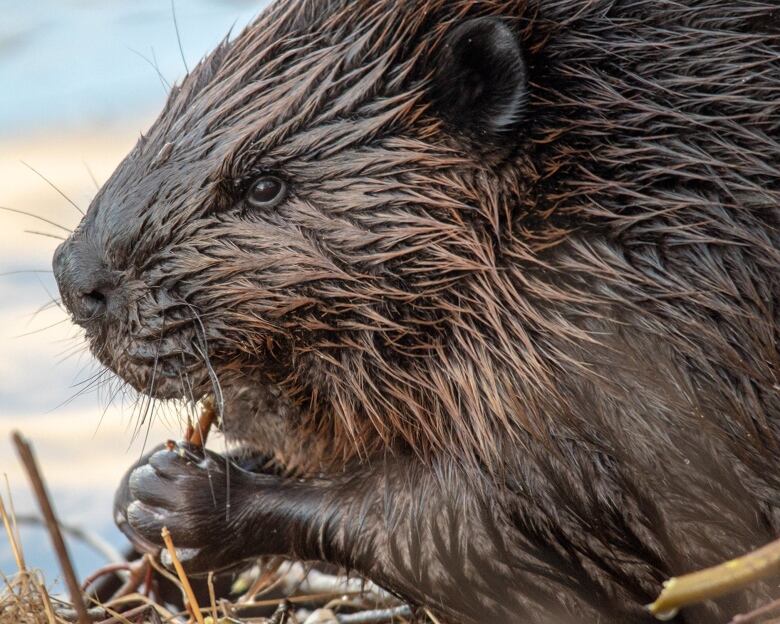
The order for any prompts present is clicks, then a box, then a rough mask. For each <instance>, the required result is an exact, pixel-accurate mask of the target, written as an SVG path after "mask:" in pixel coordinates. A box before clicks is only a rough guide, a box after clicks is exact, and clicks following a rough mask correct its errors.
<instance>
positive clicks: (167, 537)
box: [162, 527, 206, 624]
mask: <svg viewBox="0 0 780 624" xmlns="http://www.w3.org/2000/svg"><path fill="white" fill-rule="evenodd" d="M162 538H163V542H165V548H166V549H168V554H169V555H170V556H171V561H172V562H173V567H174V568H175V569H176V574H177V575H178V577H179V580H180V581H181V584H182V587H184V593H186V594H187V601H188V602H189V603H190V608H191V609H192V614H193V616H194V617H195V619H196V620H197V621H198V624H206V623H205V621H204V619H203V614H202V613H201V612H200V607H199V606H198V600H197V599H196V598H195V592H194V591H192V585H190V579H188V578H187V574H186V573H185V572H184V568H183V567H182V565H181V561H179V557H178V556H177V555H176V548H174V546H173V539H171V532H170V531H169V530H168V527H163V530H162Z"/></svg>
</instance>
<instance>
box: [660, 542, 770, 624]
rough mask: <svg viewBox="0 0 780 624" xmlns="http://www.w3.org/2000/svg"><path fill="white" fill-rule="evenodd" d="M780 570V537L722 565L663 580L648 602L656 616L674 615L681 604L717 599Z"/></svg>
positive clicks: (682, 605)
mask: <svg viewBox="0 0 780 624" xmlns="http://www.w3.org/2000/svg"><path fill="white" fill-rule="evenodd" d="M778 573H780V540H775V541H774V542H771V543H769V544H767V545H766V546H764V547H762V548H759V549H758V550H754V551H753V552H751V553H749V554H747V555H744V556H743V557H738V558H736V559H732V560H731V561H727V562H726V563H721V564H720V565H717V566H714V567H712V568H707V569H705V570H700V571H699V572H693V573H691V574H686V575H684V576H680V577H675V578H671V579H669V580H668V581H666V582H665V583H664V589H663V591H662V592H661V595H660V596H658V599H657V600H656V601H655V602H654V603H652V604H650V605H648V607H647V608H648V609H649V610H650V613H652V614H653V615H655V616H656V617H657V618H664V617H667V618H668V617H671V616H673V615H674V614H675V613H676V612H677V610H678V609H679V608H680V607H684V606H686V605H690V604H694V603H697V602H703V601H705V600H709V599H711V598H718V597H719V596H723V595H724V594H728V593H731V592H734V591H737V590H739V589H742V588H743V587H745V586H747V585H750V584H751V583H754V582H756V581H760V580H762V579H765V578H767V577H769V576H773V575H776V574H778Z"/></svg>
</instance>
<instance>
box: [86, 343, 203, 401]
mask: <svg viewBox="0 0 780 624" xmlns="http://www.w3.org/2000/svg"><path fill="white" fill-rule="evenodd" d="M116 338H117V337H114V339H113V340H112V339H111V337H107V336H103V337H102V339H97V337H93V339H92V340H91V343H92V351H93V353H94V354H95V355H96V356H97V358H98V359H99V360H100V361H101V363H102V364H104V365H105V366H106V367H107V368H109V369H110V370H111V371H112V372H114V373H115V374H116V375H117V376H118V377H119V378H120V379H122V380H123V381H124V382H126V383H127V384H129V385H130V386H131V387H132V388H133V389H135V390H136V391H137V392H139V393H141V394H144V395H147V396H149V397H151V398H153V399H163V400H165V399H180V400H183V401H185V402H191V403H196V402H197V401H198V400H199V399H200V398H201V397H203V395H204V394H207V393H209V392H212V391H213V383H212V382H213V381H214V379H215V376H214V372H213V371H214V368H213V365H212V363H211V361H210V358H209V356H208V347H207V346H206V345H203V344H202V342H201V341H200V340H198V338H197V335H196V333H195V332H194V331H192V330H187V329H184V330H179V331H176V332H173V333H170V334H166V335H164V336H162V337H158V338H156V339H155V338H153V337H151V336H145V335H135V336H124V337H122V338H120V339H118V340H117V339H116Z"/></svg>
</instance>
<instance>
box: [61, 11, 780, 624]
mask: <svg viewBox="0 0 780 624" xmlns="http://www.w3.org/2000/svg"><path fill="white" fill-rule="evenodd" d="M482 15H490V16H499V17H501V18H503V19H505V20H507V22H508V23H510V24H511V26H512V28H513V29H514V31H515V32H516V33H517V34H518V36H519V37H520V40H521V41H522V46H523V49H524V53H525V56H526V60H527V63H528V67H529V101H528V108H527V112H526V116H525V119H524V121H522V122H521V123H520V124H519V126H518V129H517V131H516V133H515V134H514V135H512V136H511V137H510V139H509V140H503V141H492V140H481V139H480V137H478V136H473V135H471V134H469V133H468V132H464V131H462V129H460V128H458V127H457V125H455V124H453V123H452V122H451V121H448V120H446V119H442V118H441V116H439V115H437V109H436V105H435V97H433V96H432V94H431V93H430V85H431V75H432V72H433V71H434V60H435V58H436V54H437V52H438V50H439V49H440V46H441V42H442V41H443V39H444V37H446V35H447V34H448V33H449V32H450V31H451V30H452V29H453V28H454V27H455V26H456V25H457V24H459V23H461V22H462V21H463V20H465V19H467V18H471V17H476V16H482ZM262 171H271V172H274V173H275V174H277V175H280V176H282V177H283V178H284V179H285V180H286V181H288V183H289V185H290V189H291V195H290V197H289V199H288V200H287V201H285V202H284V203H283V204H282V205H281V206H279V207H278V208H277V209H274V210H273V211H271V212H269V213H267V214H260V213H258V212H256V211H253V210H251V209H250V208H248V207H247V206H246V205H244V203H243V194H244V193H245V191H246V189H247V188H248V185H250V184H251V181H252V180H253V179H254V178H255V177H256V176H257V175H258V174H259V172H262ZM778 206H780V9H778V7H777V5H776V3H774V2H770V1H768V0H767V1H760V0H753V1H748V2H741V3H733V2H731V1H727V0H704V1H700V2H693V1H683V2H670V1H667V0H652V1H649V0H648V1H644V0H634V1H631V2H628V1H618V0H610V1H607V0H601V1H595V0H594V1H574V0H536V1H534V0H529V1H525V0H522V1H521V0H490V1H488V0H407V1H404V2H399V1H398V0H372V1H360V0H358V1H346V0H342V1H333V0H327V1H325V0H281V1H278V2H276V3H275V4H274V5H273V6H272V7H271V8H269V9H268V10H267V11H266V12H264V13H263V14H262V16H261V17H260V18H259V19H258V20H257V21H256V22H255V23H254V24H253V25H251V26H250V27H249V28H248V29H247V30H246V31H244V32H243V33H241V34H240V35H239V36H238V37H236V38H235V39H233V40H230V41H225V42H224V43H223V44H222V45H220V46H219V48H218V49H217V50H215V51H214V53H212V54H211V55H210V56H209V57H207V58H206V59H205V60H204V61H203V62H201V63H200V65H198V67H197V68H195V69H194V70H193V71H192V72H191V73H190V75H189V76H188V77H187V78H186V80H185V81H184V82H183V83H182V85H181V86H180V87H177V88H176V89H174V91H173V92H172V94H171V96H170V99H169V101H168V104H167V106H166V108H165V110H164V111H163V113H162V114H161V116H160V118H159V119H158V120H157V121H156V122H155V124H154V125H153V127H152V128H151V130H150V131H149V132H148V133H147V134H146V135H145V136H144V137H143V138H142V139H141V140H140V141H139V143H138V145H137V146H136V148H135V149H134V151H133V152H132V153H131V154H130V155H129V156H128V158H127V159H126V160H125V162H124V163H123V164H122V165H121V166H120V167H119V169H118V170H117V171H116V173H115V174H114V175H113V177H112V178H111V180H110V181H109V182H108V183H107V184H106V185H105V186H104V188H103V189H102V190H101V192H100V194H99V195H98V197H97V198H96V199H95V201H94V203H93V206H92V207H91V208H90V213H89V214H88V215H87V218H86V220H85V222H84V224H83V225H82V227H81V228H80V229H79V230H78V231H77V232H76V234H75V236H74V240H75V241H77V242H78V241H89V245H91V246H92V247H93V248H95V249H97V250H99V254H100V257H101V262H102V263H103V266H104V268H105V269H106V270H107V271H109V272H110V273H111V274H112V275H115V276H116V275H120V276H122V277H121V279H122V281H123V283H124V284H125V286H124V287H123V288H124V295H123V296H124V301H125V304H124V307H123V308H122V310H123V311H122V312H121V313H120V312H115V313H114V314H115V316H114V317H112V322H111V323H104V324H103V325H101V327H100V328H95V327H92V328H91V329H90V328H88V335H89V336H90V337H91V339H92V341H93V342H92V344H93V348H94V350H95V352H96V354H97V355H98V356H99V357H100V358H101V360H102V361H103V362H104V363H105V364H106V365H107V366H109V367H111V368H113V369H114V370H115V371H117V372H118V373H119V374H120V375H121V376H123V377H124V378H125V379H127V380H129V381H130V382H131V383H132V384H133V385H135V386H136V387H137V388H138V389H139V390H141V391H145V392H149V393H151V394H154V395H155V396H159V397H173V396H184V397H187V398H192V397H194V396H197V395H198V394H201V393H202V392H205V391H208V390H210V389H211V388H212V384H213V382H214V380H213V378H210V377H209V376H208V375H207V371H206V366H204V364H203V361H204V357H205V356H206V355H207V356H208V361H209V362H210V364H211V365H212V366H213V369H214V371H215V373H216V377H217V378H218V379H219V385H220V387H221V392H222V394H223V395H224V400H225V411H226V414H225V418H226V426H227V428H228V430H229V433H230V434H231V435H232V436H233V437H234V438H239V439H243V440H244V441H245V442H248V443H249V444H251V445H253V446H255V447H257V448H262V449H263V450H265V451H270V452H275V453H276V454H277V456H278V457H279V459H280V460H281V461H283V462H286V463H287V464H289V465H290V467H293V466H294V467H295V468H296V469H297V471H298V472H299V474H301V475H312V474H325V475H331V474H341V473H342V471H343V470H344V469H345V467H347V470H348V471H351V470H353V468H352V467H353V466H366V465H375V466H383V465H384V464H382V462H383V461H391V460H386V459H382V460H377V459H376V458H378V457H382V458H387V457H415V458H416V459H415V460H411V459H409V460H408V461H409V462H410V463H411V464H412V465H413V466H414V467H413V468H412V469H410V470H412V473H411V474H413V475H418V476H416V477H412V476H410V475H407V476H406V477H404V478H405V479H406V478H408V479H409V483H410V486H413V487H410V488H406V489H403V488H402V491H403V492H404V494H403V495H401V494H399V499H398V500H393V501H390V502H389V503H387V504H388V505H389V506H390V507H389V508H390V509H392V508H394V507H393V506H394V505H395V506H397V507H398V509H399V510H406V511H398V513H400V514H404V513H408V508H409V507H408V505H412V506H415V505H416V506H418V507H421V508H426V504H427V503H426V501H429V500H433V499H436V498H437V497H443V498H444V500H447V501H450V504H451V507H449V508H447V509H441V508H439V509H428V510H427V512H426V517H427V518H428V519H429V520H428V522H429V523H430V524H427V525H426V527H427V529H428V530H429V532H427V533H425V532H423V533H422V537H421V538H419V539H421V540H422V542H421V543H417V545H416V547H413V546H411V545H409V544H408V543H406V542H405V543H404V548H408V551H403V553H399V552H395V551H393V549H392V548H390V552H391V553H392V552H395V554H394V555H393V556H389V559H388V560H387V561H385V560H383V561H382V563H381V569H379V568H377V567H376V566H379V564H377V563H375V562H373V561H372V562H370V563H366V562H365V561H364V560H363V559H361V557H359V556H355V557H354V558H352V559H350V560H349V561H348V562H347V563H348V564H349V565H353V567H356V568H357V569H359V570H360V571H362V572H363V573H366V574H368V575H369V576H372V577H373V578H375V579H377V580H379V582H383V583H384V584H385V585H387V586H389V587H390V588H391V589H394V590H395V591H397V592H398V593H399V594H401V595H402V596H404V597H405V598H406V599H408V600H412V601H413V602H416V603H422V604H427V605H431V606H432V607H433V608H434V610H436V611H437V612H438V613H440V614H442V615H443V616H444V617H449V618H451V621H456V622H470V623H473V622H479V621H485V622H488V621H490V622H499V621H500V622H503V621H510V620H509V619H507V620H504V619H502V618H504V617H506V613H507V612H512V613H515V614H516V617H517V618H518V619H517V620H511V621H529V622H537V621H546V620H544V618H546V617H549V618H552V617H553V615H554V616H556V617H561V618H564V619H565V618H574V617H575V615H577V617H580V616H581V617H582V618H583V619H582V620H581V621H589V622H596V621H601V622H628V621H631V622H634V621H637V622H638V621H643V618H644V615H643V614H642V611H641V605H642V604H644V603H646V602H648V601H649V600H650V599H651V598H652V597H653V595H654V593H655V592H656V591H657V590H658V589H659V586H660V582H661V580H662V579H664V578H665V577H666V576H667V575H670V574H676V573H680V572H684V571H687V570H690V569H693V568H697V567H701V566H704V565H708V564H712V563H714V562H717V561H719V560H722V559H724V558H727V557H730V556H734V555H737V554H740V553H741V552H743V551H745V550H747V549H748V548H750V547H754V546H758V545H760V544H762V543H764V542H766V541H768V540H769V539H772V538H774V537H776V536H777V534H778V532H779V531H780V474H779V473H780V471H778V468H779V467H780V461H779V460H778V457H780V455H779V451H780V385H779V384H780V381H779V380H778V371H780V356H778V338H779V337H780V331H779V329H778V327H779V321H780V300H779V297H780V230H779V229H778V228H779V227H780V210H779V209H778ZM126 309H130V310H131V312H130V313H129V316H128V314H127V313H126V312H125V311H124V310H126ZM109 314H111V311H109ZM195 317H197V319H198V320H197V322H194V321H193V318H195ZM193 345H196V346H195V347H193ZM128 353H130V354H131V355H132V354H136V356H135V357H130V356H128ZM181 362H185V364H186V366H187V369H186V377H187V379H186V380H185V379H184V377H185V374H184V373H183V372H182V368H181V367H180V364H181ZM154 371H157V372H154ZM185 382H186V383H185ZM261 389H262V390H261ZM268 393H270V394H268ZM237 394H242V396H243V395H246V396H248V397H250V399H248V400H249V403H250V407H248V408H247V407H246V406H245V407H243V408H241V409H239V408H238V407H235V408H234V409H233V415H231V401H233V402H234V404H236V405H237V403H236V402H235V398H234V397H235V396H236V395H237ZM269 396H273V397H275V398H273V399H272V400H271V399H268V397H269ZM264 397H265V398H264ZM278 397H281V398H278ZM269 400H270V401H271V404H273V405H274V406H276V407H274V408H273V409H271V408H269V407H268V405H269V403H268V401H269ZM252 402H254V403H252ZM258 404H259V405H263V406H265V407H264V408H263V409H260V408H258V407H257V405H258ZM251 405H254V408H252V407H251ZM250 421H251V424H250ZM269 429H273V431H275V432H276V433H275V434H274V435H273V436H270V434H269V435H265V436H264V431H268V430H269ZM250 431H251V434H250V433H249V432H250ZM269 437H272V439H271V440H270V441H269ZM280 447H281V448H280ZM301 450H303V452H301ZM372 462H373V464H372ZM390 466H391V467H390V468H388V470H390V471H391V472H392V470H393V468H392V464H390ZM415 471H417V472H415ZM356 474H357V473H356ZM420 475H423V476H420ZM429 476H430V477H431V480H430V481H427V480H426V479H427V478H428V477H429ZM386 478H388V479H390V477H386ZM372 483H373V482H372ZM366 487H368V486H366ZM388 487H389V486H388ZM356 488H357V489H358V490H359V488H360V483H359V482H358V483H357V485H356ZM345 495H346V494H345ZM350 496H355V497H357V494H354V493H352V494H350ZM405 505H407V506H405ZM386 513H387V514H388V515H389V516H392V515H393V512H392V511H387V510H386ZM464 518H465V519H464ZM486 518H487V519H486ZM458 519H459V520H458ZM387 522H388V526H392V525H393V522H392V520H388V521H387ZM399 522H401V521H400V520H399ZM437 527H438V528H437ZM475 527H477V528H475ZM418 528H419V527H418ZM453 531H454V532H453ZM437 536H438V537H437ZM342 538H343V540H346V541H347V542H349V543H350V544H351V545H352V546H351V548H353V549H358V550H360V549H363V548H368V545H366V544H367V543H368V542H370V543H373V544H375V542H372V541H371V540H374V539H378V538H375V536H374V534H373V533H372V532H371V531H370V530H368V529H366V530H365V531H363V532H357V533H355V534H351V535H349V536H342ZM364 542H365V543H364ZM456 543H457V544H459V547H456ZM470 544H472V545H473V546H474V547H473V548H469V545H470ZM402 550H403V549H402ZM361 552H363V551H362V550H361ZM441 552H446V553H448V554H447V556H446V557H444V556H438V555H437V553H439V554H441ZM363 556H364V557H369V558H370V554H365V553H364V555H363ZM437 557H438V559H437ZM433 560H437V561H438V562H439V563H440V564H441V565H442V566H443V569H444V570H449V571H450V573H451V576H450V577H447V575H446V574H444V573H442V575H440V576H438V577H436V576H435V573H434V572H431V574H433V575H434V578H423V577H424V576H425V571H426V570H431V571H434V570H438V568H437V567H436V565H434V564H433V563H431V562H432V561H433ZM361 564H365V565H361ZM445 564H446V565H445ZM372 566H373V567H372ZM458 570H462V573H459V572H458ZM436 574H437V573H436ZM459 574H460V575H459ZM404 575H407V578H408V579H409V583H408V586H407V585H404V583H403V581H402V580H400V579H403V578H404ZM419 575H422V576H419ZM466 588H469V589H466ZM770 594H771V592H770V591H769V589H768V588H766V587H765V588H760V587H759V588H757V589H756V590H755V591H754V592H753V593H749V594H748V593H745V594H742V595H738V596H736V597H733V598H730V599H728V600H725V601H722V602H721V603H719V604H717V605H715V604H710V605H708V606H705V607H702V608H700V609H699V610H696V609H692V610H690V611H689V612H686V613H683V615H682V616H680V618H679V621H681V622H682V621H685V622H705V621H706V622H714V621H725V618H726V616H727V615H728V614H731V613H734V612H736V611H738V610H740V609H744V608H747V607H749V606H750V605H752V604H756V603H758V602H760V601H761V600H764V599H766V598H767V597H768V596H769V595H770ZM502 604H503V605H504V606H503V607H500V606H496V605H502ZM507 605H509V606H507ZM502 608H503V609H504V610H502ZM480 613H483V614H486V616H485V619H480V615H479V614H480ZM490 614H493V615H490ZM502 614H503V615H502ZM545 614H546V615H545ZM573 614H575V615H573ZM523 616H525V617H527V618H528V619H527V620H524V619H520V618H521V617H523ZM491 618H492V619H491ZM599 618H600V619H599ZM719 618H720V619H719ZM556 621H557V620H556ZM566 621H569V620H566ZM576 621H580V620H579V619H576Z"/></svg>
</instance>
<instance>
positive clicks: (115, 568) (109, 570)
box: [81, 562, 131, 591]
mask: <svg viewBox="0 0 780 624" xmlns="http://www.w3.org/2000/svg"><path fill="white" fill-rule="evenodd" d="M130 569H131V568H130V564H129V563H127V562H125V563H110V564H108V565H106V566H103V567H102V568H98V569H97V570H95V571H94V572H92V573H91V574H90V575H89V576H88V577H87V578H85V579H84V582H83V583H82V584H81V590H82V591H87V590H88V589H89V586H90V585H92V583H94V582H95V581H97V580H98V579H99V578H101V577H103V576H105V575H106V574H114V573H115V572H120V571H124V572H127V571H129V570H130Z"/></svg>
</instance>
